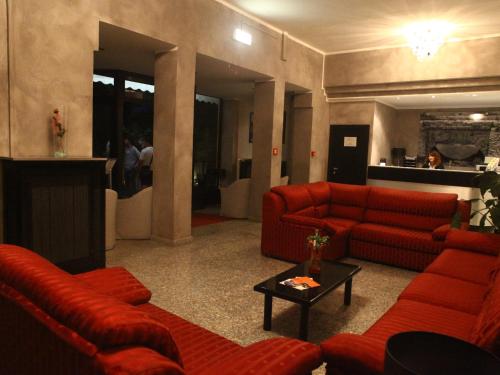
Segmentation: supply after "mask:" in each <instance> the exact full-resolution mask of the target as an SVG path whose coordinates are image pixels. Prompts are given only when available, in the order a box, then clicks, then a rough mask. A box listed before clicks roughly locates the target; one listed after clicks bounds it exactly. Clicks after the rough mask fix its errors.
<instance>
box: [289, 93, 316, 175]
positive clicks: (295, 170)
mask: <svg viewBox="0 0 500 375" xmlns="http://www.w3.org/2000/svg"><path fill="white" fill-rule="evenodd" d="M293 120H294V122H293V129H292V132H293V133H292V144H291V158H292V160H293V164H292V168H291V170H290V183H292V184H304V183H307V182H309V169H310V162H311V152H310V151H311V130H312V122H313V108H312V94H311V93H307V94H299V95H295V97H294V100H293Z"/></svg>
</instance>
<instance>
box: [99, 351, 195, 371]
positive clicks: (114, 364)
mask: <svg viewBox="0 0 500 375" xmlns="http://www.w3.org/2000/svg"><path fill="white" fill-rule="evenodd" d="M96 362H97V364H98V366H99V368H100V369H101V371H102V373H104V374H117V375H128V374H147V375H181V374H185V372H184V370H183V369H182V367H180V366H179V365H178V364H177V363H175V362H174V361H171V360H170V359H168V358H166V357H164V356H162V355H161V354H159V353H157V352H155V351H154V350H151V349H148V348H144V347H128V348H120V349H114V350H107V351H105V352H100V353H98V354H97V357H96Z"/></svg>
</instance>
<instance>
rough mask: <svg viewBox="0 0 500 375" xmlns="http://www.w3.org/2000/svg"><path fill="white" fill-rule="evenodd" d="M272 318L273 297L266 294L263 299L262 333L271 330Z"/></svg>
mask: <svg viewBox="0 0 500 375" xmlns="http://www.w3.org/2000/svg"><path fill="white" fill-rule="evenodd" d="M272 317H273V296H272V295H270V294H266V295H265V297H264V331H270V330H271V319H272Z"/></svg>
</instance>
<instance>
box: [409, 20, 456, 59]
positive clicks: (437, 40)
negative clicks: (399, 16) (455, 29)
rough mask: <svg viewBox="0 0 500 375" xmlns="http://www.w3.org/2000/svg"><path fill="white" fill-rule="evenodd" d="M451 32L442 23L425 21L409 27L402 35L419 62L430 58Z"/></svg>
mask: <svg viewBox="0 0 500 375" xmlns="http://www.w3.org/2000/svg"><path fill="white" fill-rule="evenodd" d="M451 30H452V26H451V24H449V23H448V22H444V21H426V22H418V23H414V24H411V25H409V26H408V27H406V28H405V30H404V34H405V36H406V39H407V41H408V45H409V46H410V48H411V49H412V51H413V53H414V54H415V56H417V59H418V60H419V61H424V60H427V59H430V58H432V57H433V56H434V55H435V54H436V53H437V51H438V50H439V48H440V47H441V46H442V45H443V44H444V42H445V41H446V37H447V36H448V35H449V34H450V32H451Z"/></svg>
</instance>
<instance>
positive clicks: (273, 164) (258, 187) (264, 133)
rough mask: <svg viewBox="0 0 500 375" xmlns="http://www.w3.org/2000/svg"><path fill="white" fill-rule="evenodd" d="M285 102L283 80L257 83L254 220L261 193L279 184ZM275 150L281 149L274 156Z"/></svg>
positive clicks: (257, 216)
mask: <svg viewBox="0 0 500 375" xmlns="http://www.w3.org/2000/svg"><path fill="white" fill-rule="evenodd" d="M284 101H285V82H284V81H267V82H258V83H256V84H255V102H254V119H253V144H252V181H251V185H250V202H249V219H251V220H257V221H260V220H261V217H262V195H263V194H264V193H266V192H267V191H269V189H270V188H271V187H272V186H275V185H279V183H280V177H281V153H282V151H283V150H282V144H281V139H282V132H283V110H284ZM273 149H276V150H277V151H278V152H277V155H273Z"/></svg>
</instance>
